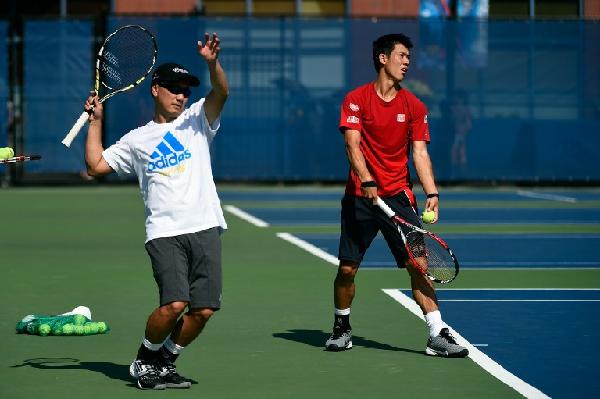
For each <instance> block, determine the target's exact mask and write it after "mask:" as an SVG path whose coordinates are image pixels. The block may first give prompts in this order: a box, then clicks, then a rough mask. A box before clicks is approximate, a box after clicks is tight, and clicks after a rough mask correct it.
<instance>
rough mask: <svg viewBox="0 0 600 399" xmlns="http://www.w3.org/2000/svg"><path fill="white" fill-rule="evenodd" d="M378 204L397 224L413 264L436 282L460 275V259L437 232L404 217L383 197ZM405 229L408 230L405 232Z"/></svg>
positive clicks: (444, 281)
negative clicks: (425, 228) (424, 228)
mask: <svg viewBox="0 0 600 399" xmlns="http://www.w3.org/2000/svg"><path fill="white" fill-rule="evenodd" d="M377 206H379V207H380V208H381V209H382V210H383V212H385V214H386V215H387V216H388V217H389V218H390V219H391V220H392V223H394V225H396V228H397V229H398V233H399V234H400V236H401V237H402V242H403V243H404V246H405V248H406V252H407V253H408V256H409V259H410V262H411V264H412V265H413V266H414V267H415V268H416V269H417V270H419V271H420V272H421V273H423V274H424V275H425V276H427V277H428V278H429V279H430V280H432V281H435V282H436V283H440V284H446V283H449V282H451V281H452V280H454V279H455V278H456V276H457V275H458V270H459V266H458V260H457V259H456V256H454V254H453V253H452V250H451V249H450V248H449V247H448V244H446V242H445V241H444V240H442V239H441V238H440V237H438V236H436V235H435V234H433V233H431V232H429V231H427V230H423V229H422V228H420V227H417V226H414V225H413V224H411V223H409V222H407V221H406V220H404V219H402V218H401V217H400V216H398V215H396V213H395V212H394V211H393V210H392V208H390V207H389V206H388V204H386V203H385V202H384V201H383V200H382V199H381V198H377ZM404 230H408V233H405V232H404Z"/></svg>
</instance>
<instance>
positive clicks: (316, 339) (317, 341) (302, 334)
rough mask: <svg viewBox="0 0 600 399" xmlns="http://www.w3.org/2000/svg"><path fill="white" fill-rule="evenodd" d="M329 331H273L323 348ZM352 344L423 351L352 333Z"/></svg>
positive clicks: (290, 338) (277, 334) (382, 348)
mask: <svg viewBox="0 0 600 399" xmlns="http://www.w3.org/2000/svg"><path fill="white" fill-rule="evenodd" d="M329 335H330V333H328V332H324V331H320V330H288V331H287V332H282V333H275V334H273V336H274V337H275V338H282V339H287V340H288V341H294V342H300V343H302V344H306V345H310V346H314V347H316V348H324V346H325V341H327V338H329ZM352 346H362V347H364V348H371V349H379V350H384V351H394V352H408V353H417V354H419V355H422V354H423V351H416V350H413V349H407V348H398V347H396V346H392V345H388V344H383V343H381V342H377V341H373V340H371V339H367V338H364V337H361V336H358V335H352Z"/></svg>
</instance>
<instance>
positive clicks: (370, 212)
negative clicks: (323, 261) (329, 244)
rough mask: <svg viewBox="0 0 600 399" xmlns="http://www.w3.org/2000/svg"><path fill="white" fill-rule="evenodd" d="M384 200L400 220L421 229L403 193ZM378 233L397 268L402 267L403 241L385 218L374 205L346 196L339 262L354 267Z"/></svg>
mask: <svg viewBox="0 0 600 399" xmlns="http://www.w3.org/2000/svg"><path fill="white" fill-rule="evenodd" d="M382 198H383V200H384V201H385V202H386V203H387V204H388V205H389V206H390V207H391V208H392V209H393V210H394V211H395V212H396V213H397V214H398V215H400V216H401V217H402V218H404V219H405V220H406V221H407V222H410V223H412V224H414V225H415V226H421V221H420V219H419V216H418V211H417V209H416V208H413V205H412V204H411V202H410V200H409V199H408V197H407V195H406V194H405V193H404V192H401V193H400V194H397V195H395V196H392V197H382ZM379 231H381V233H382V234H383V237H384V238H385V241H386V242H387V244H388V247H389V248H390V250H391V251H392V255H394V258H395V260H396V264H397V265H398V267H404V263H405V261H406V260H407V259H408V254H407V253H406V249H405V248H404V243H403V242H402V237H400V234H398V230H397V229H396V226H395V225H394V223H392V221H391V220H390V219H389V218H388V217H387V215H386V214H385V213H384V212H383V211H382V210H381V209H380V208H379V207H378V206H377V205H374V204H373V201H372V200H370V199H367V198H364V197H357V196H353V195H345V196H344V198H342V214H341V233H340V246H339V252H338V259H339V260H341V261H348V262H352V263H355V264H357V265H359V264H360V262H362V260H363V257H364V256H365V252H366V251H367V249H368V248H369V246H370V245H371V243H372V242H373V239H374V238H375V236H376V235H377V233H378V232H379Z"/></svg>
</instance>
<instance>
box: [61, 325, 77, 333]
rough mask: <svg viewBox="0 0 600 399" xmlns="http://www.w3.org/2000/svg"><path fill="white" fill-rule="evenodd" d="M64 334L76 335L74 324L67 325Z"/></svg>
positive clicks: (63, 330)
mask: <svg viewBox="0 0 600 399" xmlns="http://www.w3.org/2000/svg"><path fill="white" fill-rule="evenodd" d="M62 332H63V334H64V335H72V334H73V333H74V331H73V324H65V325H64V326H63V328H62Z"/></svg>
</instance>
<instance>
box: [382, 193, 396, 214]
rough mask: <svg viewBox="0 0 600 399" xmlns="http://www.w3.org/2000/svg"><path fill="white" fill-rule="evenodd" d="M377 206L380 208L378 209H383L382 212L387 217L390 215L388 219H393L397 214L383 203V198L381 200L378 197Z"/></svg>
mask: <svg viewBox="0 0 600 399" xmlns="http://www.w3.org/2000/svg"><path fill="white" fill-rule="evenodd" d="M377 206H378V207H380V208H381V210H382V211H383V212H385V214H386V215H388V217H391V218H393V217H394V215H395V214H396V212H394V211H393V210H392V208H390V207H389V206H388V204H386V203H385V202H383V200H382V199H381V198H379V197H377Z"/></svg>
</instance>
